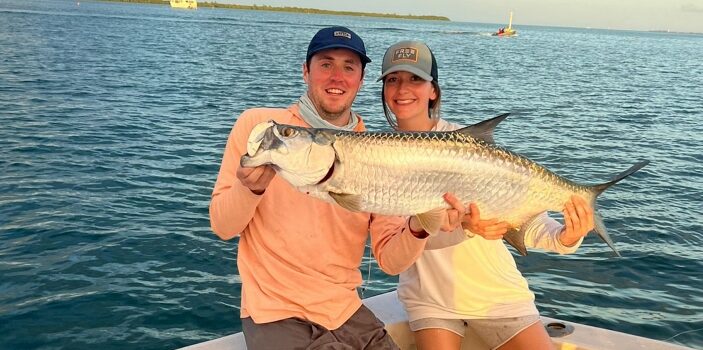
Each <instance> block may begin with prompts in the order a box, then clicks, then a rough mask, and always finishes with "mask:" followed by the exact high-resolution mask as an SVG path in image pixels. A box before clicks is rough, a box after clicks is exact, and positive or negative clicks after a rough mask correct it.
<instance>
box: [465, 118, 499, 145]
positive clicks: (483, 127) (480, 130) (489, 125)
mask: <svg viewBox="0 0 703 350" xmlns="http://www.w3.org/2000/svg"><path fill="white" fill-rule="evenodd" d="M509 115H510V113H503V114H501V115H499V116H497V117H493V118H491V119H488V120H484V121H482V122H478V123H476V124H474V125H469V126H467V127H465V128H461V129H458V130H456V132H458V133H462V134H464V135H469V136H471V137H473V138H475V139H479V140H482V141H483V142H485V143H488V144H491V145H493V144H495V141H494V140H493V130H495V128H496V126H497V125H498V124H500V122H502V121H503V120H504V119H505V118H507V117H508V116H509Z"/></svg>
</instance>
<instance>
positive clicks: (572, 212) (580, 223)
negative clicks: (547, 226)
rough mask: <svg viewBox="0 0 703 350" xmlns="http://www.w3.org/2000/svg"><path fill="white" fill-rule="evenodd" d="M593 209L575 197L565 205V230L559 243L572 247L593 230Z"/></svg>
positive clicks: (581, 198)
mask: <svg viewBox="0 0 703 350" xmlns="http://www.w3.org/2000/svg"><path fill="white" fill-rule="evenodd" d="M593 227H594V223H593V208H591V206H590V205H589V204H588V203H587V202H586V200H585V199H583V197H581V196H577V195H573V196H571V200H570V201H568V202H566V204H565V205H564V229H563V230H562V231H561V234H559V241H560V242H561V244H563V245H564V246H566V247H571V246H573V245H574V244H576V242H578V240H579V239H581V237H584V236H586V235H587V234H588V233H589V232H591V230H593Z"/></svg>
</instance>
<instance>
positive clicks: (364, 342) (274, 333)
mask: <svg viewBox="0 0 703 350" xmlns="http://www.w3.org/2000/svg"><path fill="white" fill-rule="evenodd" d="M242 328H243V331H244V339H245V340H246V343H247V349H249V350H293V349H296V350H297V349H301V350H303V349H304V350H362V349H365V350H399V348H398V346H397V345H396V344H395V343H394V342H393V339H391V337H390V335H388V333H387V332H386V330H385V329H384V328H383V322H381V321H380V320H379V319H378V318H376V316H375V315H374V314H373V313H372V312H371V310H369V309H368V308H367V307H366V306H363V305H362V306H361V307H360V308H359V310H357V311H356V312H355V313H354V315H352V317H351V318H350V319H349V320H347V322H345V323H344V324H343V325H342V326H341V327H339V328H337V329H335V330H328V329H326V328H325V327H322V326H320V325H318V324H316V323H312V322H309V321H306V320H302V319H299V318H287V319H285V320H280V321H275V322H270V323H262V324H256V323H254V321H253V320H252V319H251V318H250V317H247V318H243V319H242Z"/></svg>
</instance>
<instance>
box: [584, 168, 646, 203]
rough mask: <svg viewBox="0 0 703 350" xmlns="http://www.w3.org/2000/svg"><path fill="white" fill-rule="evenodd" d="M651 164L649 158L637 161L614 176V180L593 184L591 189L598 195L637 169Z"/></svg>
mask: <svg viewBox="0 0 703 350" xmlns="http://www.w3.org/2000/svg"><path fill="white" fill-rule="evenodd" d="M647 164H649V161H648V160H643V161H640V162H637V163H635V165H633V166H631V167H630V168H629V169H627V170H625V171H623V172H621V173H620V174H618V175H616V176H615V177H613V179H612V180H610V181H608V182H605V183H602V184H600V185H595V186H591V189H592V190H593V191H594V192H595V194H596V197H597V196H598V195H599V194H601V193H603V191H605V190H607V189H608V188H609V187H610V186H612V185H615V184H616V183H618V182H620V181H621V180H622V179H624V178H626V177H628V176H630V175H632V174H634V173H635V172H636V171H638V170H640V169H642V168H644V166H645V165H647Z"/></svg>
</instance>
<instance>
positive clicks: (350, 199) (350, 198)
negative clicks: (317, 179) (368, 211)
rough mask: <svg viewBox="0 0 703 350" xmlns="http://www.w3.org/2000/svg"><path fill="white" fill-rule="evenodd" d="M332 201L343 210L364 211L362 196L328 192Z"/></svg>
mask: <svg viewBox="0 0 703 350" xmlns="http://www.w3.org/2000/svg"><path fill="white" fill-rule="evenodd" d="M327 193H328V194H329V195H330V197H332V199H334V201H335V202H337V204H339V205H340V206H341V207H342V208H344V209H347V210H351V211H363V210H361V196H360V195H358V194H351V193H335V192H327Z"/></svg>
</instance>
